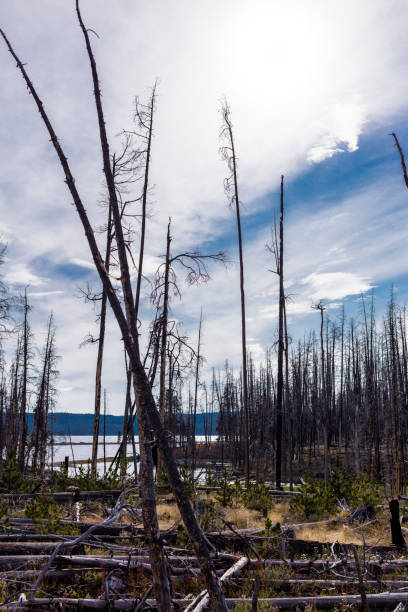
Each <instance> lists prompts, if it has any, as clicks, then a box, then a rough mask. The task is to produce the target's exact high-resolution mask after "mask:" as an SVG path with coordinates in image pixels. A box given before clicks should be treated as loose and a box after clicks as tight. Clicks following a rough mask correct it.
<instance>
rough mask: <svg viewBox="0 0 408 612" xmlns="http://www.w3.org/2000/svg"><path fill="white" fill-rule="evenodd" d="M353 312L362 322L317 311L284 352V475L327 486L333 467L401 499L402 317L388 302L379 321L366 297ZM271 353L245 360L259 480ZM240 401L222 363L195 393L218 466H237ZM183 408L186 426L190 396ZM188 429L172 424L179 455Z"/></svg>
mask: <svg viewBox="0 0 408 612" xmlns="http://www.w3.org/2000/svg"><path fill="white" fill-rule="evenodd" d="M360 304H361V313H360V314H359V316H358V317H357V318H356V319H352V318H350V319H348V318H347V317H346V315H345V313H344V309H343V310H342V312H341V314H340V315H339V316H337V317H331V318H330V317H329V316H328V314H327V311H326V309H325V306H324V304H322V303H320V304H319V305H318V306H319V308H318V309H317V310H318V311H319V315H318V316H319V321H318V322H319V325H318V326H317V330H318V331H315V330H312V331H311V332H310V333H309V334H307V335H306V336H305V337H304V338H303V339H302V340H300V341H298V342H296V343H295V342H292V343H291V342H290V341H289V342H288V344H287V345H286V346H285V351H284V356H285V359H284V363H285V367H284V385H283V386H284V393H283V428H282V473H283V477H284V479H285V480H286V481H292V480H293V478H294V476H295V475H304V474H310V467H311V466H313V468H314V472H313V474H315V475H319V474H320V476H321V477H325V478H326V479H327V477H328V474H329V471H330V469H331V468H332V467H333V466H334V464H335V462H337V461H338V460H339V459H340V460H341V461H342V463H343V464H344V465H345V466H347V467H349V468H351V469H352V470H353V471H354V472H356V474H361V473H362V472H363V471H365V472H366V473H367V474H368V475H369V476H370V477H372V478H375V479H377V480H382V481H384V482H386V483H387V484H388V485H389V486H390V488H391V489H392V491H393V492H400V491H401V490H402V487H403V486H404V485H405V484H406V483H407V478H408V472H407V469H406V468H407V457H408V446H407V444H408V437H407V432H408V411H407V408H408V366H407V355H408V346H407V310H406V307H405V306H400V305H398V304H396V302H395V299H394V296H393V294H391V297H390V300H389V303H388V306H387V310H386V313H385V315H384V316H383V317H382V318H380V319H377V318H376V315H375V310H374V299H373V296H371V298H370V297H362V298H361V302H360ZM276 352H277V349H276V347H272V348H271V349H270V350H269V351H268V353H267V357H266V362H265V363H264V364H261V365H258V366H257V365H255V364H254V362H253V360H252V359H251V358H250V357H249V358H248V380H247V388H248V408H249V446H250V457H251V458H252V459H251V473H252V475H253V476H256V477H257V478H259V477H265V476H270V475H271V474H273V473H274V470H275V464H276V446H277V445H276V440H277V431H276V411H277V376H276ZM168 393H169V394H170V395H172V394H173V393H174V390H169V392H168ZM242 393H243V384H242V373H241V372H240V373H234V371H233V370H232V369H231V368H230V367H229V366H228V365H226V366H225V369H224V370H223V371H218V372H214V373H213V377H212V382H211V384H210V385H209V386H208V387H207V386H205V385H204V387H203V390H202V392H201V398H202V407H203V408H202V409H203V410H205V412H206V413H207V414H206V420H205V423H204V426H206V427H207V429H206V432H207V434H208V436H207V438H206V440H207V444H208V445H209V444H210V437H209V432H210V427H211V426H210V423H211V420H212V418H214V417H215V415H217V417H218V419H217V421H218V423H217V431H218V436H219V437H218V441H217V446H218V454H217V458H218V459H221V460H229V461H231V462H232V463H233V464H234V465H235V466H237V467H242V463H243V460H244V442H243V426H242V422H243V397H242ZM174 404H175V402H174V400H173V405H174ZM181 404H182V402H181V397H180V398H179V401H178V402H177V405H179V406H181ZM189 404H190V414H191V418H190V422H191V421H192V418H193V411H192V401H191V396H190V400H189ZM173 412H174V408H173ZM212 415H213V416H212ZM179 416H180V415H179ZM176 423H177V426H176V428H175V429H174V425H175V424H176ZM171 425H172V423H168V426H170V427H171ZM187 425H188V424H187ZM192 430H193V428H192V427H190V429H189V428H188V426H187V427H186V425H185V424H184V423H183V421H182V419H180V418H178V419H177V420H176V421H175V422H173V432H174V435H175V436H179V437H180V440H181V444H182V445H183V446H184V447H185V449H186V457H187V456H188V450H187V449H188V448H189V447H190V448H191V446H192V444H193V442H192V440H191V431H192Z"/></svg>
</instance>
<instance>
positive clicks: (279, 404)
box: [276, 176, 285, 489]
mask: <svg viewBox="0 0 408 612" xmlns="http://www.w3.org/2000/svg"><path fill="white" fill-rule="evenodd" d="M278 274H279V322H278V380H277V390H276V487H277V488H278V489H280V488H281V479H282V415H283V351H284V331H285V330H284V314H285V293H284V288H283V176H281V187H280V218H279V269H278Z"/></svg>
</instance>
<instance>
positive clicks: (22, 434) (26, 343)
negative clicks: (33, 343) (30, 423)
mask: <svg viewBox="0 0 408 612" xmlns="http://www.w3.org/2000/svg"><path fill="white" fill-rule="evenodd" d="M29 310H30V306H29V304H28V300H27V289H25V290H24V298H23V312H24V319H23V331H22V353H23V354H22V362H23V363H22V368H23V371H22V381H21V404H20V419H19V431H18V468H19V470H20V472H21V473H23V472H24V469H25V459H26V451H27V405H28V401H27V383H28V366H29V357H30V336H31V333H30V326H29V323H28V311H29Z"/></svg>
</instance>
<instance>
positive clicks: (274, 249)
mask: <svg viewBox="0 0 408 612" xmlns="http://www.w3.org/2000/svg"><path fill="white" fill-rule="evenodd" d="M283 178H284V177H283V175H282V176H281V183H280V214H279V240H278V235H277V227H276V219H275V221H274V228H273V233H272V244H270V245H269V244H267V245H266V248H267V250H268V251H270V252H271V253H272V254H273V256H274V259H275V270H272V272H274V273H275V274H277V275H278V277H279V302H278V306H279V310H278V312H279V314H278V376H277V385H276V423H275V440H276V462H275V480H276V487H277V488H278V489H280V488H281V484H282V483H281V481H282V434H283V413H284V410H283V406H284V401H283V400H284V376H283V357H284V354H285V373H286V376H285V380H286V393H285V405H287V403H288V401H289V388H288V385H289V377H288V372H289V362H288V355H289V354H288V343H289V341H288V330H287V321H286V298H285V288H284V279H283V217H284V199H283ZM291 444H292V443H291ZM291 448H292V447H291ZM290 455H291V456H290V462H291V463H290V465H292V450H291V453H290Z"/></svg>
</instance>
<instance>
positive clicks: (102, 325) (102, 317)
mask: <svg viewBox="0 0 408 612" xmlns="http://www.w3.org/2000/svg"><path fill="white" fill-rule="evenodd" d="M111 249H112V209H111V206H110V205H109V208H108V226H107V229H106V252H105V269H106V272H107V273H109V266H110V257H111ZM106 310H107V295H106V291H105V289H103V288H102V297H101V310H100V313H99V337H98V356H97V359H96V373H95V406H94V422H93V437H92V458H91V468H92V471H93V472H94V473H95V474H96V472H97V462H98V442H99V423H100V418H101V391H102V363H103V349H104V345H105V329H106Z"/></svg>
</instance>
